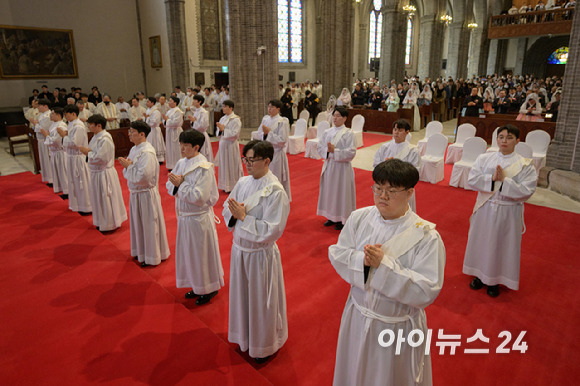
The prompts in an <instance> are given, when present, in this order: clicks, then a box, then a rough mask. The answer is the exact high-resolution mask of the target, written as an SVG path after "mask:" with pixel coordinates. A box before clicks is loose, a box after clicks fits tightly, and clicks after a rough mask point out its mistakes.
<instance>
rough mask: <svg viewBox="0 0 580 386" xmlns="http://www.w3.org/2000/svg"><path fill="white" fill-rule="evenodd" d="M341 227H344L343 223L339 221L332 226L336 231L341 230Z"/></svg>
mask: <svg viewBox="0 0 580 386" xmlns="http://www.w3.org/2000/svg"><path fill="white" fill-rule="evenodd" d="M342 228H344V225H343V224H342V223H341V222H337V223H336V225H335V226H334V229H336V230H337V231H341V230H342Z"/></svg>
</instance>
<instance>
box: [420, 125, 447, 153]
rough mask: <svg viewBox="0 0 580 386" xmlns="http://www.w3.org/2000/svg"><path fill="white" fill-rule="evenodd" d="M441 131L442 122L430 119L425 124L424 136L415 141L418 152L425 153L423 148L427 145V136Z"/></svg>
mask: <svg viewBox="0 0 580 386" xmlns="http://www.w3.org/2000/svg"><path fill="white" fill-rule="evenodd" d="M442 132H443V124H442V123H441V122H439V121H431V122H429V123H428V124H427V127H426V128H425V138H423V139H422V140H420V141H419V142H417V149H418V150H419V154H421V155H425V150H426V146H427V141H428V140H429V137H430V136H432V135H433V134H440V133H442Z"/></svg>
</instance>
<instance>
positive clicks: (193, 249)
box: [166, 130, 224, 305]
mask: <svg viewBox="0 0 580 386" xmlns="http://www.w3.org/2000/svg"><path fill="white" fill-rule="evenodd" d="M204 141H205V138H204V136H203V134H202V133H200V132H199V131H196V130H188V131H185V132H183V133H181V134H180V135H179V145H180V147H181V153H182V154H183V156H184V158H182V159H180V160H179V161H177V165H175V168H174V169H173V171H172V172H171V173H169V176H168V181H167V185H166V186H167V191H168V192H169V194H170V195H172V196H174V197H175V212H176V214H177V241H176V242H175V279H176V285H177V288H191V291H189V292H187V293H186V294H185V298H186V299H192V298H195V297H198V299H197V300H196V301H195V304H197V305H202V304H206V303H208V302H209V301H210V300H211V299H212V298H213V297H214V296H216V295H217V293H218V290H219V289H220V288H221V287H223V286H224V271H223V268H222V262H221V258H220V249H219V244H218V235H217V230H216V226H215V220H214V211H213V206H214V205H215V204H216V203H217V201H218V199H219V193H218V188H217V184H216V180H215V172H214V167H213V164H212V163H210V162H208V161H207V159H206V158H205V156H204V155H203V154H201V153H200V152H199V149H200V147H202V146H203V142H204Z"/></svg>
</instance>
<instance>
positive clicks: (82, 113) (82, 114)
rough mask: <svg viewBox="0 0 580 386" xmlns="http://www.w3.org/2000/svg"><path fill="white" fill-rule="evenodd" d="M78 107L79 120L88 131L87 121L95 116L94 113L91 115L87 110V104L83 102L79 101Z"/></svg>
mask: <svg viewBox="0 0 580 386" xmlns="http://www.w3.org/2000/svg"><path fill="white" fill-rule="evenodd" d="M77 107H78V108H79V120H80V121H81V122H82V123H83V125H85V128H86V129H87V131H88V130H89V126H88V125H87V119H89V117H90V116H91V115H93V113H91V112H90V111H89V109H87V108H85V104H84V103H83V101H78V102H77Z"/></svg>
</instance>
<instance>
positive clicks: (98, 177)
mask: <svg viewBox="0 0 580 386" xmlns="http://www.w3.org/2000/svg"><path fill="white" fill-rule="evenodd" d="M89 147H90V148H91V151H90V152H89V154H88V158H89V171H90V172H91V183H90V196H91V204H92V206H93V225H94V226H96V227H98V228H99V230H100V231H101V232H105V231H111V230H113V229H117V228H119V227H120V226H121V224H122V223H123V221H126V220H127V210H126V209H125V203H124V202H123V194H122V193H121V184H120V183H119V175H118V174H117V170H116V169H115V143H114V142H113V138H112V137H111V134H109V133H108V132H107V131H105V130H102V131H101V132H99V133H97V134H95V135H94V136H93V138H91V142H89Z"/></svg>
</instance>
